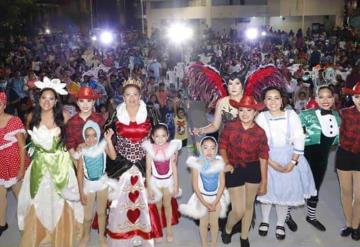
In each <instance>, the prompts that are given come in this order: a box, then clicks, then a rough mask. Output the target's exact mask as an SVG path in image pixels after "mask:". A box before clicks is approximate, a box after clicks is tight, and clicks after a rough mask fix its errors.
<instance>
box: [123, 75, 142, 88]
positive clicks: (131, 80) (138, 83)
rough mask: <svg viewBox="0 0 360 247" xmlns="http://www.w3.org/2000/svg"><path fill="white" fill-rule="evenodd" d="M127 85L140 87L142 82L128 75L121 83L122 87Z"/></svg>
mask: <svg viewBox="0 0 360 247" xmlns="http://www.w3.org/2000/svg"><path fill="white" fill-rule="evenodd" d="M129 85H133V86H137V87H138V88H140V89H141V88H142V86H143V82H142V80H141V79H137V78H133V77H130V78H129V79H127V80H126V81H125V82H124V83H123V87H126V86H129Z"/></svg>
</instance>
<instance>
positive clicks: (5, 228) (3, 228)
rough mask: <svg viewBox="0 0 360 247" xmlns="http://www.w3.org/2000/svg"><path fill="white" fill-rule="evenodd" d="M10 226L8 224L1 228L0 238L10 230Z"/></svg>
mask: <svg viewBox="0 0 360 247" xmlns="http://www.w3.org/2000/svg"><path fill="white" fill-rule="evenodd" d="M8 227H9V225H8V223H6V224H5V226H0V236H1V235H2V233H3V232H5V231H6V230H7V229H8Z"/></svg>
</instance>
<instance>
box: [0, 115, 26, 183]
mask: <svg viewBox="0 0 360 247" xmlns="http://www.w3.org/2000/svg"><path fill="white" fill-rule="evenodd" d="M18 133H26V131H25V129H24V125H23V124H22V122H21V120H20V118H18V117H15V116H13V117H11V118H10V119H9V121H8V122H7V124H6V126H5V127H4V128H0V161H1V162H0V186H4V187H5V188H9V187H11V186H13V185H14V184H16V182H17V179H16V176H17V175H18V172H19V169H20V149H19V145H18V142H17V139H16V134H18ZM28 164H29V162H28V159H26V160H25V165H26V166H27V165H28Z"/></svg>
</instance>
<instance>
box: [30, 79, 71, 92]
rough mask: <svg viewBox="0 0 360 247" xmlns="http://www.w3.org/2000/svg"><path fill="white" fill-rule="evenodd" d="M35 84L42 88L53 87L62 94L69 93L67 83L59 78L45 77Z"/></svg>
mask: <svg viewBox="0 0 360 247" xmlns="http://www.w3.org/2000/svg"><path fill="white" fill-rule="evenodd" d="M35 86H36V87H37V88H39V89H41V90H43V89H45V88H51V89H53V90H54V91H55V92H57V93H58V94H60V95H67V94H68V92H67V91H66V90H65V89H64V88H65V87H66V84H65V83H61V81H60V80H59V79H52V80H50V79H49V78H48V77H46V76H45V77H44V79H43V81H36V82H35Z"/></svg>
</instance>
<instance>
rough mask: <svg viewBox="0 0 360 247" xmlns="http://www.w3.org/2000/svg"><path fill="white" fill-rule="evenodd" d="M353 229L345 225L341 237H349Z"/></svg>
mask: <svg viewBox="0 0 360 247" xmlns="http://www.w3.org/2000/svg"><path fill="white" fill-rule="evenodd" d="M352 231H353V229H352V228H351V227H347V226H345V227H344V228H343V229H341V231H340V236H341V237H348V236H349V235H350V234H351V232H352Z"/></svg>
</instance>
